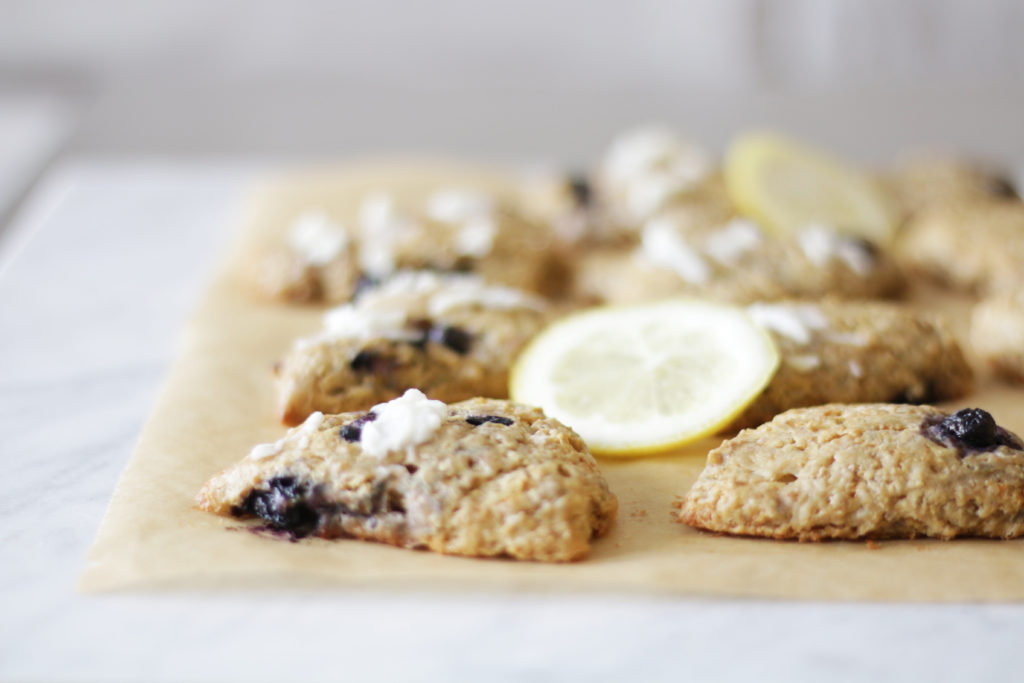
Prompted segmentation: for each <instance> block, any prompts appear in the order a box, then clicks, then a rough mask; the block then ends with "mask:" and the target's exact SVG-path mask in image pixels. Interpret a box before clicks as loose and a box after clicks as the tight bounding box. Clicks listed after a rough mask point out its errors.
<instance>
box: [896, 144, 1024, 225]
mask: <svg viewBox="0 0 1024 683" xmlns="http://www.w3.org/2000/svg"><path fill="white" fill-rule="evenodd" d="M885 181H886V184H887V185H888V187H889V189H890V190H891V192H892V194H893V196H894V199H895V200H896V203H897V205H898V206H899V207H900V209H901V212H902V213H903V215H904V216H913V215H915V214H917V213H920V212H921V211H924V210H927V209H931V208H934V207H937V206H945V205H955V204H963V203H967V202H976V201H1000V200H1011V199H1015V198H1016V197H1017V193H1016V190H1015V189H1014V187H1013V184H1012V183H1011V182H1010V181H1008V180H1007V179H1006V178H1005V177H1004V176H1002V175H1001V174H999V173H996V172H995V171H993V170H991V169H987V168H984V167H983V166H980V165H978V164H972V163H969V162H966V161H963V160H958V159H954V158H949V157H946V158H942V157H933V158H921V159H917V160H914V161H911V162H909V163H906V164H904V165H902V166H901V167H900V168H898V169H896V170H895V171H894V172H892V173H890V174H889V175H888V176H887V177H886V178H885Z"/></svg>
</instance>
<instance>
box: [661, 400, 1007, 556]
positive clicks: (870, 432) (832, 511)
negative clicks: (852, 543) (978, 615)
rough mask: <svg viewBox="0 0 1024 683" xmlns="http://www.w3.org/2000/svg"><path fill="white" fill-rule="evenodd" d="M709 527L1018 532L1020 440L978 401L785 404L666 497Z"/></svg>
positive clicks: (803, 532)
mask: <svg viewBox="0 0 1024 683" xmlns="http://www.w3.org/2000/svg"><path fill="white" fill-rule="evenodd" d="M677 507H678V509H679V520H680V521H681V522H683V523H685V524H689V525H691V526H695V527H699V528H701V529H706V530H709V531H717V532H724V533H729V534H742V535H749V536H767V537H770V538H780V539H782V538H792V539H799V540H802V541H818V540H824V539H855V538H913V537H915V536H931V537H937V538H946V539H949V538H953V537H955V536H986V537H993V538H1012V537H1016V536H1021V535H1024V443H1022V442H1021V440H1020V438H1018V437H1017V436H1016V435H1015V434H1013V433H1011V432H1009V431H1007V430H1005V429H1003V428H1001V427H999V426H997V425H996V423H995V420H994V419H993V418H992V416H991V415H990V414H989V413H987V412H985V411H984V410H979V409H965V410H960V411H958V412H956V413H953V414H948V413H945V412H942V411H941V410H938V409H937V408H933V407H930V406H911V405H890V404H869V405H853V406H851V405H841V404H834V405H826V406H817V407H813V408H800V409H796V410H791V411H789V412H786V413H783V414H781V415H779V416H777V417H776V418H775V419H774V420H772V421H771V422H768V423H766V424H763V425H761V426H760V427H758V428H757V429H750V430H746V431H743V432H741V433H740V434H739V435H738V436H737V437H735V438H733V439H730V440H728V441H725V442H724V443H723V444H722V445H721V446H719V447H718V448H716V449H715V450H713V451H711V452H710V453H709V454H708V459H707V465H706V466H705V468H704V471H703V472H702V473H701V474H700V476H699V477H698V479H697V481H696V483H695V484H694V485H693V487H692V488H691V489H690V491H689V493H688V494H687V495H686V497H685V498H684V499H683V500H682V501H681V502H679V503H677Z"/></svg>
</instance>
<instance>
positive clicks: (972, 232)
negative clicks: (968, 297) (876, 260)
mask: <svg viewBox="0 0 1024 683" xmlns="http://www.w3.org/2000/svg"><path fill="white" fill-rule="evenodd" d="M897 248H898V253H899V256H900V258H901V259H903V260H904V261H905V262H906V263H908V264H909V265H910V266H911V267H913V268H915V269H917V270H920V271H923V272H925V273H927V274H929V275H930V276H932V277H934V278H936V279H938V280H940V281H942V282H944V283H945V284H947V285H949V286H951V287H954V288H957V289H962V290H965V291H972V292H978V293H982V294H998V293H1001V292H1010V291H1016V290H1018V289H1020V288H1021V287H1024V267H1022V266H1021V264H1024V202H1020V201H998V202H996V201H988V202H967V203H959V204H953V205H946V206H941V207H937V208H934V209H931V210H928V211H925V212H922V213H921V214H920V215H918V216H916V217H915V218H914V219H913V220H911V221H910V222H909V223H908V224H907V226H906V227H905V228H904V231H903V235H902V236H901V238H900V240H899V242H898V243H897Z"/></svg>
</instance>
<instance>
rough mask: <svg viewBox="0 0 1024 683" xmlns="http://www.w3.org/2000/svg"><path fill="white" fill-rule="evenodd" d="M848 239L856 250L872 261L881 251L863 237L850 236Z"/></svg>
mask: <svg viewBox="0 0 1024 683" xmlns="http://www.w3.org/2000/svg"><path fill="white" fill-rule="evenodd" d="M848 239H849V240H850V242H851V243H853V244H854V245H855V246H856V247H857V248H858V249H860V250H861V251H863V252H864V253H865V254H867V255H868V257H870V258H872V259H877V258H878V255H879V254H880V253H881V250H880V249H879V248H878V245H877V244H875V243H874V242H872V241H871V240H869V239H866V238H864V237H859V236H853V235H851V236H850V237H849V238H848Z"/></svg>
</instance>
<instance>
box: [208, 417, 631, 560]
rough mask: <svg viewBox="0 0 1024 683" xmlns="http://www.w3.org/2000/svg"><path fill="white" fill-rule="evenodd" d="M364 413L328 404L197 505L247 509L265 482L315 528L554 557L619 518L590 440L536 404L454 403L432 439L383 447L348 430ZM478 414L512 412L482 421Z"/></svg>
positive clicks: (457, 550)
mask: <svg viewBox="0 0 1024 683" xmlns="http://www.w3.org/2000/svg"><path fill="white" fill-rule="evenodd" d="M362 415H363V413H345V414H341V415H328V416H325V417H324V419H323V421H322V422H321V423H320V424H319V426H318V427H317V429H316V431H315V432H314V433H312V434H311V435H306V436H305V437H302V438H300V437H299V436H298V435H295V436H293V437H291V438H290V439H286V442H285V444H284V445H283V447H282V449H281V451H280V452H279V453H278V454H276V455H272V456H270V457H265V458H262V459H253V458H246V459H244V460H242V461H241V462H239V463H238V464H237V465H235V466H233V467H231V468H229V469H227V470H225V471H224V472H222V473H221V474H218V475H217V476H216V477H214V478H213V479H211V480H210V481H209V482H207V484H206V485H205V486H204V487H203V489H202V490H201V491H200V492H199V495H198V497H197V502H198V506H199V508H200V509H202V510H205V511H207V512H212V513H215V514H219V515H231V514H235V515H237V516H249V512H250V511H251V510H250V509H249V508H251V507H252V501H253V500H254V499H255V498H258V497H259V495H260V493H259V492H261V491H262V492H263V494H262V495H263V496H264V501H265V502H266V501H270V502H271V504H272V505H278V506H279V508H278V511H280V512H282V513H283V512H284V510H285V508H286V507H287V506H288V505H296V504H297V505H299V506H305V507H304V508H301V509H298V510H297V511H296V512H294V513H290V514H298V515H299V518H303V515H305V517H304V519H305V520H306V521H307V522H308V521H309V519H310V518H312V519H314V520H315V529H312V533H314V534H315V535H317V536H321V537H323V538H337V537H353V538H359V539H364V540H372V541H379V542H382V543H389V544H392V545H396V546H401V547H405V548H429V549H430V550H434V551H437V552H441V553H447V554H453V555H472V556H481V557H487V556H508V557H512V558H516V559H525V560H541V561H552V562H564V561H569V560H576V559H580V558H581V557H583V556H584V555H585V554H586V553H587V551H588V549H589V546H590V540H591V539H592V538H596V537H598V536H601V535H603V534H604V533H605V532H607V531H608V529H609V528H610V527H611V525H612V522H613V520H614V519H615V514H616V511H617V509H618V502H617V500H616V498H615V496H614V495H613V494H612V493H611V492H610V491H609V490H608V485H607V483H606V482H605V480H604V477H602V475H601V473H600V471H599V470H598V466H597V463H596V462H595V460H594V458H593V456H592V455H591V454H590V452H589V451H588V450H587V447H586V446H585V445H584V444H583V441H582V440H581V439H580V437H579V436H578V435H577V434H576V433H575V432H573V431H572V430H571V429H569V428H568V427H566V426H564V425H562V424H561V423H560V422H557V421H556V420H552V419H550V418H547V417H545V416H544V414H543V412H542V411H541V410H540V409H538V408H532V407H528V406H523V405H519V404H515V403H511V402H509V401H500V400H493V399H473V400H470V401H465V402H462V403H456V404H452V405H450V406H448V414H447V417H445V418H444V419H443V421H442V423H441V427H440V428H439V429H438V430H437V432H436V433H435V434H434V435H433V436H432V437H431V438H430V439H429V440H427V441H425V442H423V443H421V444H419V445H417V446H415V447H413V448H411V449H408V450H404V451H400V452H395V451H392V452H389V453H388V454H387V455H385V456H383V457H373V456H370V455H368V454H366V453H364V452H363V449H362V446H361V445H360V443H359V442H358V441H348V440H346V439H345V438H343V437H342V436H341V432H340V430H341V429H342V428H343V427H344V426H345V425H350V424H351V423H353V422H354V421H355V420H356V419H357V418H359V417H360V416H362ZM470 416H500V417H504V418H508V419H509V420H511V424H507V425H506V424H499V423H496V422H493V421H491V422H482V423H481V424H478V425H476V426H474V425H473V424H471V423H470V422H468V421H467V418H468V417H470ZM296 431H297V430H293V433H294V432H296ZM282 480H284V484H282V483H281V482H282ZM275 482H276V484H275ZM275 490H276V493H275ZM254 491H256V492H257V493H256V494H253V492H254ZM282 491H286V492H288V491H290V492H292V493H293V494H294V492H296V491H298V492H299V493H298V494H295V495H291V497H290V498H289V497H288V496H282V494H281V492H282ZM275 496H276V498H275ZM247 500H248V501H249V503H248V507H247V502H246V501H247ZM306 508H308V510H307V509H306ZM233 511H234V512H233ZM310 515H312V516H313V517H310Z"/></svg>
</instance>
